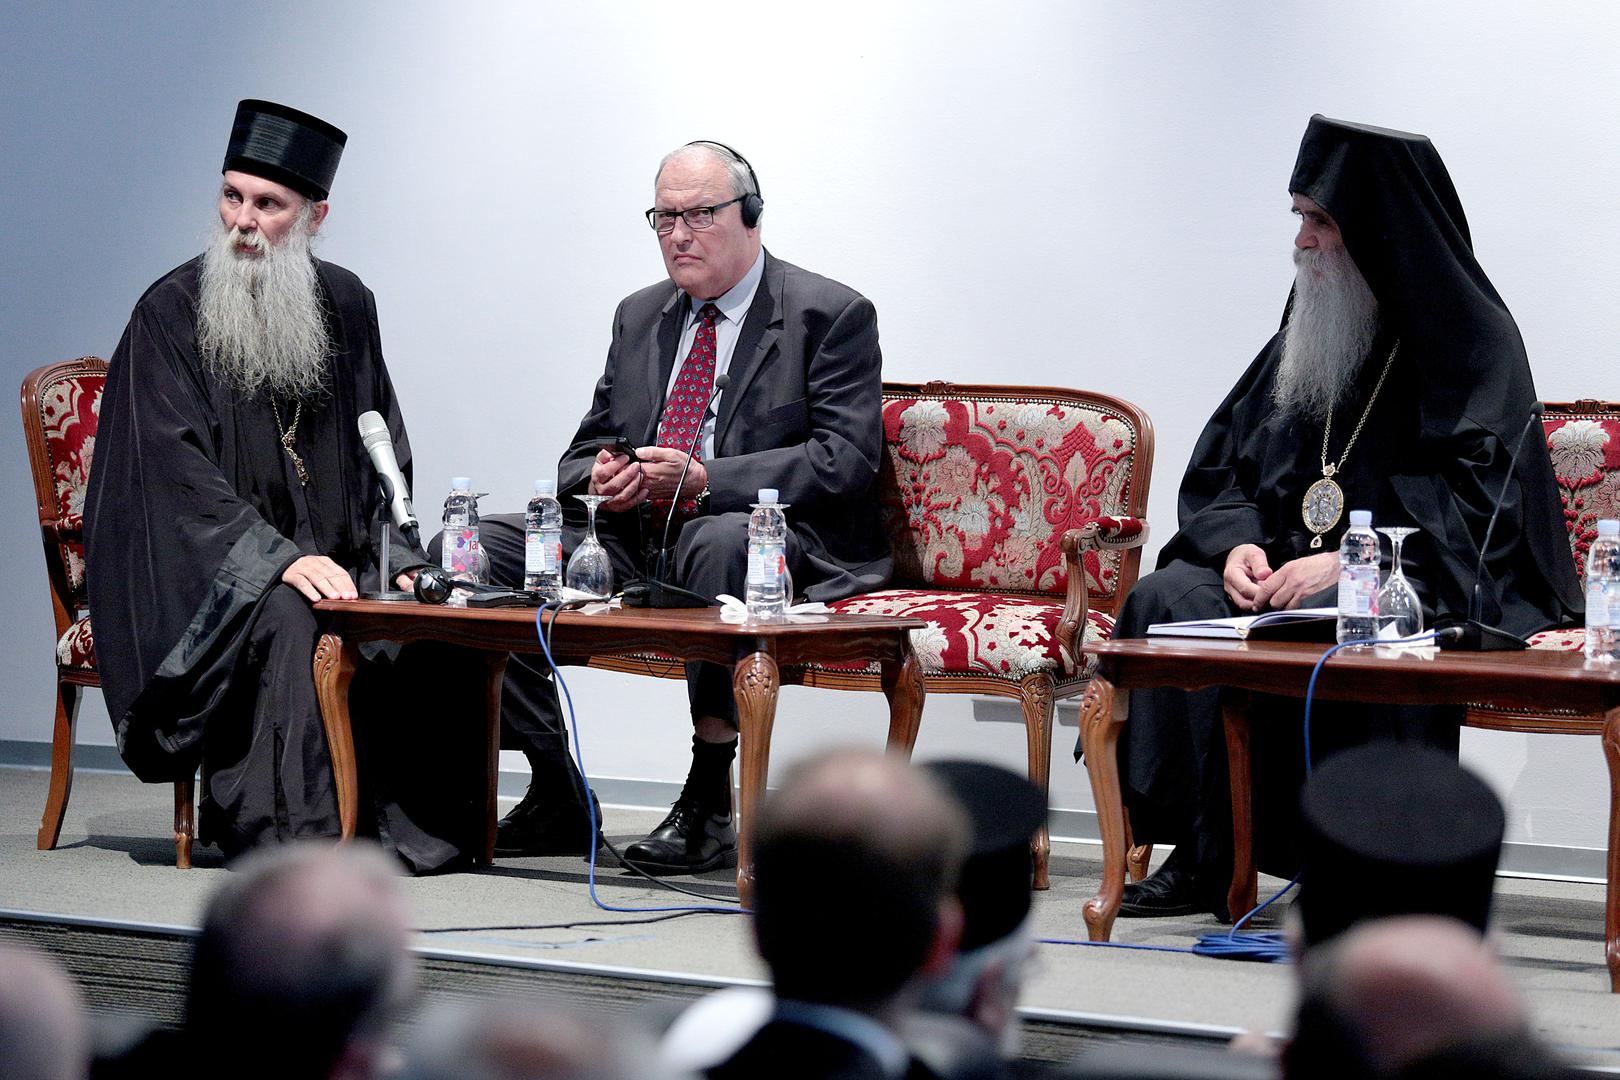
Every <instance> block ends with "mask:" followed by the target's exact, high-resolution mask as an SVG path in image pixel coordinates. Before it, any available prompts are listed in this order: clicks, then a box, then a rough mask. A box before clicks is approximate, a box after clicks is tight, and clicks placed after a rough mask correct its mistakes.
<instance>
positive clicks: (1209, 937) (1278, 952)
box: [1038, 630, 1440, 964]
mask: <svg viewBox="0 0 1620 1080" xmlns="http://www.w3.org/2000/svg"><path fill="white" fill-rule="evenodd" d="M1439 635H1440V631H1438V630H1431V631H1429V632H1428V633H1426V634H1414V635H1413V636H1412V637H1409V638H1402V639H1401V641H1402V643H1403V644H1411V643H1415V642H1419V641H1432V640H1434V639H1435V638H1437V637H1439ZM1377 643H1378V642H1377V639H1375V638H1353V639H1351V640H1350V641H1341V642H1339V643H1338V644H1337V645H1334V646H1333V647H1332V648H1330V649H1328V650H1327V651H1326V652H1324V653H1323V654H1322V655H1321V657H1320V658H1319V659H1318V660H1317V661H1316V666H1315V667H1313V668H1312V669H1311V678H1310V681H1309V682H1307V683H1306V684H1305V721H1304V724H1305V731H1304V737H1305V777H1306V779H1309V778H1310V775H1311V701H1312V699H1313V698H1314V697H1315V695H1316V679H1317V676H1319V675H1321V674H1322V665H1324V664H1326V663H1327V662H1328V659H1329V658H1330V657H1331V656H1332V655H1333V654H1334V653H1336V652H1338V651H1339V650H1340V649H1348V648H1350V647H1351V646H1354V645H1376V644H1377ZM1298 884H1299V875H1298V874H1295V875H1294V878H1293V880H1292V881H1290V882H1289V883H1288V884H1287V885H1284V886H1283V887H1282V888H1280V889H1278V890H1277V891H1276V892H1275V893H1272V894H1271V896H1269V897H1267V898H1266V900H1265V901H1264V902H1263V903H1261V904H1258V905H1256V906H1255V907H1254V909H1253V910H1251V911H1250V912H1249V913H1248V914H1246V915H1244V916H1243V917H1242V918H1241V919H1239V920H1238V921H1237V922H1235V923H1233V924H1232V929H1230V930H1225V931H1216V932H1214V933H1209V934H1200V935H1199V936H1198V942H1197V944H1195V945H1193V947H1192V948H1190V949H1188V948H1177V947H1175V946H1170V945H1131V944H1126V943H1123V942H1114V941H1074V940H1070V939H1066V938H1040V939H1038V940H1039V941H1040V943H1041V944H1042V945H1100V946H1102V947H1104V948H1113V949H1148V950H1153V951H1157V952H1189V953H1195V954H1197V955H1199V956H1212V957H1215V958H1216V959H1219V960H1250V961H1256V962H1259V963H1269V964H1278V963H1287V962H1288V961H1289V959H1290V957H1289V953H1288V941H1287V939H1286V938H1285V937H1284V936H1283V935H1282V934H1278V933H1250V934H1243V935H1242V936H1241V937H1240V936H1239V935H1238V932H1239V931H1240V930H1242V929H1243V927H1244V925H1245V924H1246V923H1247V922H1248V921H1249V920H1250V919H1252V918H1254V917H1255V916H1256V915H1258V914H1260V912H1262V911H1264V910H1265V909H1266V908H1268V907H1270V906H1271V905H1272V904H1275V903H1276V902H1277V901H1278V900H1281V899H1282V898H1283V897H1284V896H1286V895H1287V894H1288V891H1289V890H1290V889H1292V888H1293V887H1294V886H1295V885H1298Z"/></svg>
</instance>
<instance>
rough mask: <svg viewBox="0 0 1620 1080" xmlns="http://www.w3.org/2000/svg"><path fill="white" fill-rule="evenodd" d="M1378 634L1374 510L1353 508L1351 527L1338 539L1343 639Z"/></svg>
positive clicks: (1366, 637)
mask: <svg viewBox="0 0 1620 1080" xmlns="http://www.w3.org/2000/svg"><path fill="white" fill-rule="evenodd" d="M1377 636H1378V534H1377V533H1375V532H1373V528H1372V511H1371V510H1352V511H1350V527H1349V528H1348V529H1346V530H1345V531H1344V539H1343V540H1341V541H1340V542H1339V633H1338V637H1339V640H1340V641H1356V640H1363V639H1368V638H1376V637H1377Z"/></svg>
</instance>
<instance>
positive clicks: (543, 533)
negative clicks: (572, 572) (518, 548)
mask: <svg viewBox="0 0 1620 1080" xmlns="http://www.w3.org/2000/svg"><path fill="white" fill-rule="evenodd" d="M561 585H562V504H561V503H559V502H558V501H557V481H555V480H536V481H535V482H534V498H532V499H530V500H529V509H528V511H527V512H526V513H525V514H524V515H523V587H524V588H525V589H527V590H528V591H529V592H531V593H535V594H538V595H540V596H547V597H556V596H557V595H558V589H559V587H560V586H561Z"/></svg>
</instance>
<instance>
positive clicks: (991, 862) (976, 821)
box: [923, 761, 1046, 952]
mask: <svg viewBox="0 0 1620 1080" xmlns="http://www.w3.org/2000/svg"><path fill="white" fill-rule="evenodd" d="M923 768H924V769H925V770H926V771H927V772H929V773H931V774H932V775H933V777H934V779H935V780H938V781H939V782H940V784H941V785H942V786H943V787H944V788H945V789H946V790H947V791H949V792H950V794H951V795H952V796H953V797H954V798H955V799H956V801H957V802H958V803H959V804H961V806H962V809H963V810H964V811H966V812H967V817H968V823H969V825H970V826H971V829H970V832H971V836H970V840H969V845H968V857H967V861H966V863H964V864H963V866H962V879H961V882H960V883H959V885H958V886H957V890H956V892H957V897H958V898H959V899H960V900H961V902H962V912H963V915H964V916H965V922H964V924H963V927H962V941H961V944H960V945H959V946H958V948H959V949H960V950H961V951H962V952H967V951H969V950H971V949H977V948H979V947H980V946H982V945H988V944H990V943H991V942H993V941H999V940H1001V939H1002V938H1004V937H1006V936H1007V935H1008V934H1010V933H1012V932H1013V931H1014V930H1016V929H1017V928H1018V926H1019V924H1020V923H1022V922H1023V921H1024V917H1025V916H1026V915H1028V914H1029V890H1030V877H1031V875H1032V874H1033V873H1034V856H1033V855H1032V854H1031V852H1030V848H1029V843H1030V838H1031V837H1032V836H1033V835H1034V833H1035V830H1036V829H1038V828H1040V826H1041V823H1042V822H1044V821H1045V820H1046V796H1045V795H1043V794H1042V793H1041V789H1040V788H1038V787H1036V786H1035V785H1034V784H1032V783H1030V782H1029V781H1028V780H1026V779H1024V778H1023V777H1022V776H1019V775H1018V774H1017V773H1015V772H1012V771H1010V770H1008V769H1003V768H1001V767H1000V766H998V765H990V764H988V763H986V762H982V761H934V762H929V763H928V764H927V765H924V766H923Z"/></svg>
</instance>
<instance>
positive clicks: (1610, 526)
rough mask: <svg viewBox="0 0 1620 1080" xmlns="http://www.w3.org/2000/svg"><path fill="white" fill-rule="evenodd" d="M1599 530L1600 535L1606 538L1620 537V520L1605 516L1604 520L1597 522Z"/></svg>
mask: <svg viewBox="0 0 1620 1080" xmlns="http://www.w3.org/2000/svg"><path fill="white" fill-rule="evenodd" d="M1597 530H1598V535H1599V536H1601V537H1603V538H1604V539H1606V540H1607V539H1614V538H1616V537H1620V521H1615V520H1613V519H1611V518H1604V519H1603V520H1602V521H1600V522H1598V523H1597Z"/></svg>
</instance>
